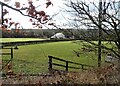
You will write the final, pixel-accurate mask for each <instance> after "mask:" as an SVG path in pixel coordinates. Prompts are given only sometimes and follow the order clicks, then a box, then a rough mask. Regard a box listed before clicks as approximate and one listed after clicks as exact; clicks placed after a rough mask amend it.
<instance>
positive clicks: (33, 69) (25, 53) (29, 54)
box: [3, 41, 104, 73]
mask: <svg viewBox="0 0 120 86" xmlns="http://www.w3.org/2000/svg"><path fill="white" fill-rule="evenodd" d="M81 47H82V46H81V45H78V44H75V43H73V42H72V41H69V42H68V41H67V42H52V43H43V44H35V45H25V46H18V48H19V49H18V50H14V58H13V70H14V71H15V72H18V73H21V72H24V73H42V72H46V71H48V55H51V56H55V57H58V58H61V59H65V60H69V61H73V62H77V63H82V64H87V65H94V66H97V55H96V54H95V53H94V52H84V53H83V54H80V57H77V56H76V54H75V53H74V52H73V50H76V51H78V50H79V48H81ZM80 52H82V51H80ZM103 57H104V56H103ZM6 58H8V57H4V58H3V60H4V59H6ZM103 61H104V58H103ZM56 62H58V61H56ZM60 63H62V64H65V63H63V62H60ZM74 66H75V65H74ZM70 70H72V69H70Z"/></svg>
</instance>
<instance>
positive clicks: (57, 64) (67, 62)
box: [48, 56, 94, 71]
mask: <svg viewBox="0 0 120 86" xmlns="http://www.w3.org/2000/svg"><path fill="white" fill-rule="evenodd" d="M48 58H49V62H48V64H49V68H48V69H49V71H51V70H52V69H54V68H53V65H55V66H60V67H64V68H65V71H68V68H73V69H83V70H84V69H86V68H84V67H85V66H86V67H94V66H90V65H86V64H80V63H76V62H72V61H67V60H63V59H60V58H56V57H53V56H48ZM53 59H55V60H58V61H62V62H65V64H66V65H63V64H59V63H54V62H53ZM70 63H71V64H74V65H80V66H81V67H72V66H69V64H70Z"/></svg>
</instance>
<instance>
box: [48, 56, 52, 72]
mask: <svg viewBox="0 0 120 86" xmlns="http://www.w3.org/2000/svg"><path fill="white" fill-rule="evenodd" d="M48 58H49V62H48V64H49V67H48V70H49V71H51V70H52V56H48Z"/></svg>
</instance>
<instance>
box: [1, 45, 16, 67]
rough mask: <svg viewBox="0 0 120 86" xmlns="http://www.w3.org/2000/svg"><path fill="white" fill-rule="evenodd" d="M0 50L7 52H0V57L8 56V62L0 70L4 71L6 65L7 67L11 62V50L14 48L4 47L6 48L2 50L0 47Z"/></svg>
mask: <svg viewBox="0 0 120 86" xmlns="http://www.w3.org/2000/svg"><path fill="white" fill-rule="evenodd" d="M0 49H2V50H5V49H6V50H8V51H9V52H3V51H2V52H0V55H2V56H3V55H4V56H5V55H9V56H10V59H9V60H8V62H7V63H6V64H5V65H2V69H4V68H5V67H6V66H7V65H8V63H9V62H11V61H12V59H13V49H14V48H10V47H6V48H3V47H1V48H0Z"/></svg>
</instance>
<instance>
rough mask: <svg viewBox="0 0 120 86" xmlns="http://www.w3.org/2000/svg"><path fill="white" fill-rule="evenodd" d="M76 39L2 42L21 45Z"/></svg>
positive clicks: (3, 44)
mask: <svg viewBox="0 0 120 86" xmlns="http://www.w3.org/2000/svg"><path fill="white" fill-rule="evenodd" d="M72 40H76V39H59V40H53V39H52V40H36V41H20V42H2V43H0V44H1V45H2V46H20V45H30V44H39V43H49V42H61V41H72Z"/></svg>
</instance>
